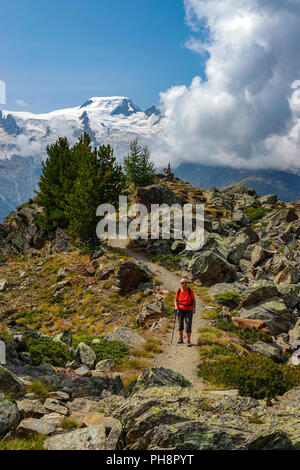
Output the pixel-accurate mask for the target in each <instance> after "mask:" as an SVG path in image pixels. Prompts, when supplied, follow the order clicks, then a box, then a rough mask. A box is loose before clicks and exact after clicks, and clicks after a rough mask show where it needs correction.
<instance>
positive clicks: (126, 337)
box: [104, 327, 146, 349]
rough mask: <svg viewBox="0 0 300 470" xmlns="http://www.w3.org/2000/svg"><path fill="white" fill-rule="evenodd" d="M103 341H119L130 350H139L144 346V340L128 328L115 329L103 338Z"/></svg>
mask: <svg viewBox="0 0 300 470" xmlns="http://www.w3.org/2000/svg"><path fill="white" fill-rule="evenodd" d="M104 340H105V341H121V342H122V343H124V344H126V346H128V347H129V348H131V349H137V348H141V347H143V346H144V345H145V344H146V340H145V338H143V337H142V336H141V335H139V334H138V333H135V332H134V331H132V330H130V329H129V328H121V327H119V328H115V330H114V331H112V332H111V333H109V334H108V335H106V336H105V338H104Z"/></svg>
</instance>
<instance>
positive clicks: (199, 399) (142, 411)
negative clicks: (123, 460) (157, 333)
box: [103, 385, 300, 450]
mask: <svg viewBox="0 0 300 470" xmlns="http://www.w3.org/2000/svg"><path fill="white" fill-rule="evenodd" d="M299 390H300V389H295V390H292V391H290V392H288V394H286V395H284V396H283V397H282V398H281V400H280V401H279V402H274V406H273V407H268V406H266V403H265V402H264V401H262V400H255V399H253V398H249V397H240V396H239V395H238V394H237V393H236V392H233V391H223V392H220V391H219V392H201V393H199V392H196V391H195V390H194V389H192V388H189V387H187V388H186V387H184V388H183V387H179V386H159V385H158V386H155V387H153V386H152V387H149V388H146V389H144V390H141V389H138V390H137V391H136V392H135V393H134V394H132V395H131V396H130V397H129V398H128V399H122V401H121V403H120V401H119V402H114V400H110V399H109V398H108V399H105V400H103V402H104V404H105V408H106V412H107V413H109V414H113V415H114V416H115V417H117V418H118V419H120V420H122V422H123V423H124V429H125V433H126V434H125V439H124V442H125V449H127V450H160V449H176V450H217V449H220V450H221V449H222V450H225V449H226V450H272V449H273V450H275V449H281V450H283V449H299V448H300V430H299V426H298V407H299V399H300V396H299ZM283 430H284V431H283Z"/></svg>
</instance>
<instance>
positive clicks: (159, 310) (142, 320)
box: [136, 298, 167, 326]
mask: <svg viewBox="0 0 300 470" xmlns="http://www.w3.org/2000/svg"><path fill="white" fill-rule="evenodd" d="M166 310H167V309H166V307H165V305H164V304H163V302H160V301H159V300H158V299H156V298H154V299H153V300H152V302H151V303H150V302H145V303H144V304H143V307H142V310H141V312H140V313H139V314H138V316H137V317H136V321H137V323H138V325H139V326H145V325H148V323H149V322H150V321H151V320H157V319H158V318H160V317H161V316H162V315H163V314H164V313H165V312H166Z"/></svg>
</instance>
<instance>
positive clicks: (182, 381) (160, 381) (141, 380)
mask: <svg viewBox="0 0 300 470" xmlns="http://www.w3.org/2000/svg"><path fill="white" fill-rule="evenodd" d="M164 386H179V387H190V386H191V384H190V382H189V381H188V380H186V378H185V377H183V375H181V374H178V373H177V372H174V371H173V370H170V369H164V368H163V367H158V368H151V369H147V370H145V371H144V372H143V373H142V374H141V375H140V376H139V377H138V379H137V380H135V381H134V382H132V384H131V385H130V386H129V387H128V389H127V390H126V393H127V395H130V394H132V393H136V392H137V391H139V390H146V389H147V388H150V387H164Z"/></svg>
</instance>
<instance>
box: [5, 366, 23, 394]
mask: <svg viewBox="0 0 300 470" xmlns="http://www.w3.org/2000/svg"><path fill="white" fill-rule="evenodd" d="M0 392H3V393H8V394H10V395H13V396H19V395H22V394H23V393H25V386H24V385H23V383H22V382H21V381H20V380H19V379H18V378H17V377H16V376H15V375H14V374H12V373H11V372H10V371H9V370H7V369H6V368H4V367H2V366H0Z"/></svg>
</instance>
